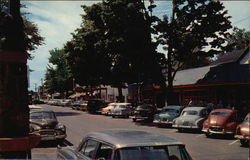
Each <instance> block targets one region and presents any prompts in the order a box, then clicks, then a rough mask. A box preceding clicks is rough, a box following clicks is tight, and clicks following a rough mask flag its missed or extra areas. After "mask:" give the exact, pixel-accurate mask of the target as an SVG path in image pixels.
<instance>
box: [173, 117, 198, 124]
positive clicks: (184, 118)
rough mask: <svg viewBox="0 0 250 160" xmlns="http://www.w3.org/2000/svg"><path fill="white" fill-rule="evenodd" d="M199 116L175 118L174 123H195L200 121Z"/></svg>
mask: <svg viewBox="0 0 250 160" xmlns="http://www.w3.org/2000/svg"><path fill="white" fill-rule="evenodd" d="M200 118H201V117H200V116H197V115H186V116H181V117H178V118H176V123H177V124H178V123H179V124H182V123H183V122H192V123H195V122H196V121H197V120H198V119H200Z"/></svg>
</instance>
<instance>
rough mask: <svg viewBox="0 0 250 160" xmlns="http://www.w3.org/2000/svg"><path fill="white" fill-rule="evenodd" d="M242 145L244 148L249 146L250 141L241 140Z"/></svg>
mask: <svg viewBox="0 0 250 160" xmlns="http://www.w3.org/2000/svg"><path fill="white" fill-rule="evenodd" d="M240 144H241V145H242V146H248V145H249V141H248V140H245V139H240Z"/></svg>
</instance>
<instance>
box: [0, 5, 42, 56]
mask: <svg viewBox="0 0 250 160" xmlns="http://www.w3.org/2000/svg"><path fill="white" fill-rule="evenodd" d="M0 2H1V4H0V50H9V49H12V48H13V42H11V41H9V40H8V39H9V36H10V35H11V32H13V31H12V28H11V27H10V26H12V21H13V17H12V16H11V15H10V14H8V13H7V10H8V2H7V1H6V0H0ZM22 7H25V6H24V5H22ZM26 14H28V13H22V17H23V24H24V27H23V30H24V42H23V43H24V44H23V45H22V46H23V47H24V50H25V52H26V53H27V55H28V57H29V59H32V56H31V54H30V53H29V52H31V51H33V50H35V49H36V48H37V47H38V46H40V45H42V44H43V41H44V38H43V37H42V36H41V35H40V34H39V30H38V27H37V25H36V24H34V23H33V22H31V21H30V20H28V19H27V18H26Z"/></svg>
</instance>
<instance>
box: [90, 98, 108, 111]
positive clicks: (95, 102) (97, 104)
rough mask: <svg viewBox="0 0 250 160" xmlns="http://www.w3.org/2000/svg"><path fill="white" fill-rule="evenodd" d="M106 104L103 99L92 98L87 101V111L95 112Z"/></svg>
mask: <svg viewBox="0 0 250 160" xmlns="http://www.w3.org/2000/svg"><path fill="white" fill-rule="evenodd" d="M106 106H107V104H106V103H105V101H103V100H99V99H92V100H89V101H88V104H87V111H88V112H89V113H97V111H99V110H100V109H101V108H104V107H106Z"/></svg>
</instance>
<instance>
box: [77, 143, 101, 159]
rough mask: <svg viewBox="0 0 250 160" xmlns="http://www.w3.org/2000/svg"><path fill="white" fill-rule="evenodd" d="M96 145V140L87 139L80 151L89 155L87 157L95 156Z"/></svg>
mask: <svg viewBox="0 0 250 160" xmlns="http://www.w3.org/2000/svg"><path fill="white" fill-rule="evenodd" d="M97 146H98V142H97V141H94V140H87V141H86V142H85V143H84V144H83V146H82V148H81V150H80V153H82V154H83V155H85V156H87V157H89V158H95V149H96V147H97Z"/></svg>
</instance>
